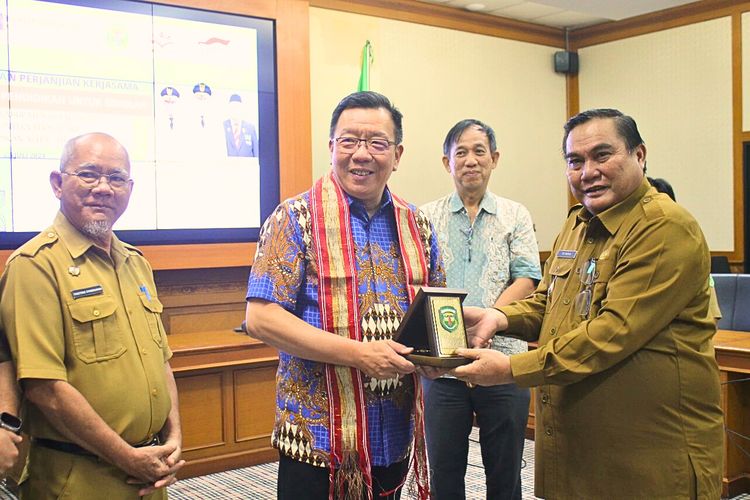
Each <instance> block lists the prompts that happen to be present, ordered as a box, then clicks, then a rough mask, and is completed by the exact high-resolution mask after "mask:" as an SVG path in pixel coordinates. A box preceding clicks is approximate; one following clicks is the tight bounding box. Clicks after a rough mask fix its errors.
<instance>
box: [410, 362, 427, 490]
mask: <svg viewBox="0 0 750 500" xmlns="http://www.w3.org/2000/svg"><path fill="white" fill-rule="evenodd" d="M412 377H413V378H414V456H413V459H412V468H413V470H414V482H413V483H411V484H410V485H409V492H410V494H411V495H412V498H418V499H419V500H427V499H428V498H429V497H430V480H429V471H428V469H429V466H428V465H427V446H426V443H425V431H424V398H423V394H422V384H421V381H420V380H419V377H418V376H417V375H416V374H412ZM414 486H416V489H417V491H416V492H415V491H414Z"/></svg>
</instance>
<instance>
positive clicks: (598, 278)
mask: <svg viewBox="0 0 750 500" xmlns="http://www.w3.org/2000/svg"><path fill="white" fill-rule="evenodd" d="M614 272H615V260H614V259H610V258H607V259H599V260H598V261H597V262H596V274H595V275H594V284H593V290H592V296H591V312H590V313H589V317H590V318H593V317H595V316H596V314H597V313H598V312H599V310H600V309H601V307H602V301H603V300H604V299H605V298H606V297H607V287H608V286H609V281H610V280H611V279H612V275H613V274H614Z"/></svg>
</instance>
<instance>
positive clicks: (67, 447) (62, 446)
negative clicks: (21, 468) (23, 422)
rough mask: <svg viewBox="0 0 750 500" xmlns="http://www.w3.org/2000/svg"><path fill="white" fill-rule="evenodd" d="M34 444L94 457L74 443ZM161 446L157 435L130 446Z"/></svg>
mask: <svg viewBox="0 0 750 500" xmlns="http://www.w3.org/2000/svg"><path fill="white" fill-rule="evenodd" d="M34 443H36V444H38V445H39V446H44V447H45V448H49V449H50V450H56V451H62V452H64V453H72V454H73V455H80V456H82V457H96V455H94V454H93V453H91V452H90V451H89V450H87V449H86V448H82V447H80V446H78V445H77V444H75V443H68V442H66V441H56V440H54V439H46V438H34ZM160 444H161V439H159V435H158V434H157V435H155V436H154V437H152V438H151V439H149V440H148V441H144V442H142V443H138V444H134V445H132V446H133V447H134V448H143V447H144V446H158V445H160Z"/></svg>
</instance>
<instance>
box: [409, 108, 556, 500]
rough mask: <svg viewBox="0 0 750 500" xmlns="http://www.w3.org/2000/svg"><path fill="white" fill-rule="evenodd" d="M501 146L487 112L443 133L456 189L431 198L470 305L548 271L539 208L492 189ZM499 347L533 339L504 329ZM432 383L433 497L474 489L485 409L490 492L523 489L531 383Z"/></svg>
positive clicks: (525, 288)
mask: <svg viewBox="0 0 750 500" xmlns="http://www.w3.org/2000/svg"><path fill="white" fill-rule="evenodd" d="M499 157H500V151H499V150H498V149H497V140H496V138H495V132H494V131H493V130H492V128H491V127H490V126H489V125H486V124H485V123H482V122H481V121H479V120H474V119H467V120H461V121H460V122H458V123H456V124H455V125H454V126H453V127H452V128H451V129H450V130H449V131H448V134H447V135H446V137H445V141H444V143H443V166H444V167H445V170H446V171H447V172H448V174H449V175H450V176H451V178H452V179H453V184H454V185H455V188H456V189H455V191H454V192H453V193H451V194H449V195H448V196H445V197H443V198H441V199H439V200H436V201H433V202H430V203H428V204H427V205H424V206H423V207H422V210H423V211H424V212H425V213H426V214H427V216H428V217H429V218H430V221H431V222H432V224H433V226H434V227H435V232H436V233H437V235H438V240H439V241H440V248H441V250H442V253H443V260H444V263H445V270H446V274H447V284H448V286H449V287H450V288H464V289H467V290H468V292H469V294H468V295H467V296H466V299H465V300H464V302H463V303H464V305H465V306H469V305H473V306H481V307H489V306H493V305H496V306H502V305H506V304H510V303H511V302H513V301H514V300H517V299H522V298H524V297H526V296H527V295H529V294H530V293H531V292H533V291H534V288H535V287H536V283H538V282H539V280H540V279H541V277H542V275H541V270H540V268H539V248H538V247H537V243H536V236H535V234H534V224H533V222H532V220H531V214H529V211H528V210H527V209H526V207H524V206H523V205H521V204H520V203H518V202H515V201H512V200H509V199H507V198H503V197H501V196H498V195H496V194H494V193H493V192H491V191H489V190H488V189H487V188H488V186H489V182H490V176H491V175H492V171H493V170H494V169H495V167H497V162H498V159H499ZM489 347H492V348H493V349H497V350H500V351H502V352H504V353H506V354H513V353H517V352H525V351H527V350H528V348H527V345H526V342H523V341H521V340H518V339H511V338H504V337H495V338H494V339H493V341H492V342H491V345H490V346H489ZM424 386H425V390H424V393H425V430H426V433H427V452H428V458H429V461H430V469H431V472H432V474H431V477H430V482H431V486H432V492H431V493H432V495H433V498H435V499H437V500H440V499H450V500H454V499H461V498H465V497H466V491H465V490H466V488H465V481H464V476H465V475H466V467H467V459H468V453H469V434H470V432H471V428H472V424H473V422H474V419H475V417H476V423H477V424H478V426H479V443H480V445H481V448H482V465H483V466H484V472H485V475H486V486H487V491H486V497H485V498H487V499H488V500H498V499H518V500H520V498H521V459H522V456H523V445H524V441H525V435H526V422H527V420H528V417H529V398H530V396H529V389H528V388H519V387H517V386H516V385H515V384H507V385H494V386H491V387H469V386H467V385H466V384H465V383H464V382H462V381H460V380H456V379H455V378H453V377H449V376H447V375H446V376H444V377H441V378H438V379H436V380H434V381H432V382H430V381H429V379H427V380H426V381H425V383H424Z"/></svg>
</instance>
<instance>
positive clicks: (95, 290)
mask: <svg viewBox="0 0 750 500" xmlns="http://www.w3.org/2000/svg"><path fill="white" fill-rule="evenodd" d="M71 293H72V294H73V298H74V299H76V300H78V299H82V298H84V297H92V296H94V295H101V294H103V293H104V288H102V286H101V285H94V286H90V287H88V288H79V289H78V290H73V291H72V292H71Z"/></svg>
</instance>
